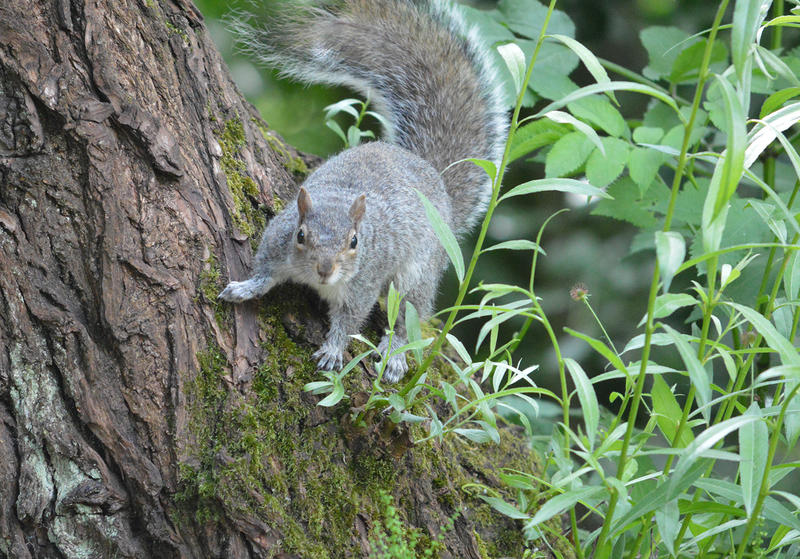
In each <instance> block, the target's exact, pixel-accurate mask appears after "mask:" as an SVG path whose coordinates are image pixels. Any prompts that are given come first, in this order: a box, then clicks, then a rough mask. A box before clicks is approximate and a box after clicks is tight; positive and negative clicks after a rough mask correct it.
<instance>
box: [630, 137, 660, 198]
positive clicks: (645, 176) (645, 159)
mask: <svg viewBox="0 0 800 559" xmlns="http://www.w3.org/2000/svg"><path fill="white" fill-rule="evenodd" d="M665 159H666V157H665V156H664V154H663V153H660V152H658V151H656V150H654V149H651V148H643V147H635V148H633V149H632V150H631V155H630V158H629V159H628V172H629V173H630V176H631V179H632V180H633V182H635V183H636V185H637V186H638V187H639V195H641V196H644V195H645V193H646V192H647V190H648V189H649V188H650V185H652V184H653V181H654V180H655V178H656V174H658V170H659V169H660V168H661V165H662V164H663V163H664V161H665Z"/></svg>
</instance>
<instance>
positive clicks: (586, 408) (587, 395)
mask: <svg viewBox="0 0 800 559" xmlns="http://www.w3.org/2000/svg"><path fill="white" fill-rule="evenodd" d="M564 364H566V366H567V369H569V373H570V376H571V377H572V382H573V383H575V390H576V392H577V393H578V401H580V404H581V414H582V416H583V421H584V424H585V425H586V437H587V438H588V439H589V448H594V440H595V437H596V436H597V426H598V425H599V423H600V407H599V405H598V404H597V395H596V394H595V392H594V387H593V386H592V383H591V381H590V380H589V377H588V376H587V375H586V372H585V371H584V370H583V369H582V368H581V366H580V365H579V364H578V362H577V361H575V360H574V359H570V358H569V357H567V358H565V359H564Z"/></svg>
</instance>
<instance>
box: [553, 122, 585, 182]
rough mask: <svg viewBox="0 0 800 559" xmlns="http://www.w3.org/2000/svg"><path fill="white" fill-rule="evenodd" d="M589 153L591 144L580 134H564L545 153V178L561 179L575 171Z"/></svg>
mask: <svg viewBox="0 0 800 559" xmlns="http://www.w3.org/2000/svg"><path fill="white" fill-rule="evenodd" d="M591 152H592V144H591V142H589V140H588V138H587V137H586V136H585V135H584V134H583V133H582V132H570V133H569V134H565V135H564V136H562V137H561V138H559V139H558V141H557V142H556V143H555V144H553V147H552V148H551V149H550V151H549V152H547V158H546V159H545V166H544V173H545V176H547V177H561V176H564V175H569V174H571V173H573V172H575V171H577V170H578V169H580V167H581V166H582V165H583V164H584V163H585V162H586V159H587V158H588V157H589V154H590V153H591Z"/></svg>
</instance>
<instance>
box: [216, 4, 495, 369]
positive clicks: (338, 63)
mask: <svg viewBox="0 0 800 559" xmlns="http://www.w3.org/2000/svg"><path fill="white" fill-rule="evenodd" d="M295 8H297V9H296V10H293V11H292V14H293V15H292V16H278V17H277V18H276V19H275V20H273V22H272V24H271V25H270V26H269V28H267V29H256V28H254V27H252V26H250V25H249V24H248V23H246V21H245V20H243V19H239V20H237V22H236V23H235V24H234V27H235V29H236V30H237V31H238V32H239V34H240V37H241V40H242V41H243V43H244V44H245V45H246V49H247V50H249V51H250V52H251V53H252V54H254V55H255V56H257V57H258V58H259V59H261V60H262V61H264V62H267V63H269V64H271V65H274V66H277V67H280V68H281V69H282V70H283V71H284V73H286V74H287V75H290V76H293V77H295V78H299V79H301V80H303V81H307V82H325V83H336V84H346V85H349V86H352V87H355V88H356V89H358V90H360V91H362V92H364V93H365V94H367V95H369V96H370V99H372V101H373V103H375V105H376V106H377V108H378V110H379V111H381V112H382V114H384V116H386V118H387V120H388V121H389V123H390V125H391V129H390V130H387V136H388V140H389V142H390V143H384V142H372V143H369V144H364V145H361V146H358V147H355V148H351V149H348V150H346V151H344V152H342V153H341V154H339V155H337V156H336V157H333V158H331V159H330V160H328V161H327V162H326V163H325V164H324V165H322V166H321V167H320V168H319V169H317V170H316V171H315V172H314V173H313V174H312V175H311V176H310V177H309V178H308V179H307V180H306V182H305V183H304V185H303V188H304V189H305V191H307V197H306V195H305V194H301V197H300V199H299V202H298V204H295V205H292V207H290V208H287V209H286V210H284V211H283V212H282V213H281V214H280V215H278V216H276V217H275V218H274V219H273V220H272V221H271V222H270V223H269V225H268V226H267V228H266V230H265V231H264V235H263V237H262V240H261V244H260V246H259V249H258V253H257V255H256V263H255V272H254V275H253V277H252V278H251V279H249V280H247V281H244V282H231V283H230V284H229V285H228V286H227V287H226V288H225V290H223V292H222V293H220V295H219V296H220V298H222V299H225V300H228V301H233V302H239V301H243V300H246V299H251V298H254V297H258V296H260V295H263V294H264V293H266V292H267V291H268V290H269V289H270V288H271V287H272V286H273V285H275V284H276V283H280V282H282V281H286V280H292V281H297V282H301V283H305V284H308V285H310V286H312V287H313V288H315V289H316V290H317V291H318V292H319V293H320V295H321V296H322V297H323V298H324V299H326V300H327V301H328V303H329V305H330V315H331V327H330V331H329V333H328V337H327V339H326V341H325V343H324V344H323V346H322V347H321V348H320V350H319V351H317V353H316V354H315V357H317V358H318V359H319V366H320V368H322V369H324V370H330V369H334V368H339V367H341V365H342V353H343V352H344V350H345V348H346V346H347V343H348V341H349V336H350V335H351V334H355V333H357V332H359V331H360V329H361V326H362V324H363V322H364V319H365V318H366V316H367V314H368V313H369V312H370V310H371V309H372V307H373V305H374V304H375V301H376V300H377V298H378V296H379V295H380V294H381V293H386V290H387V289H388V286H389V284H390V283H391V282H394V285H395V287H396V288H397V289H398V291H400V293H402V294H404V295H405V297H406V299H407V300H408V301H410V302H411V303H412V304H413V305H414V306H415V308H416V309H417V311H418V313H419V315H420V316H421V317H422V318H427V317H428V316H430V314H431V311H432V310H433V300H434V296H435V294H436V288H437V284H438V282H439V278H440V277H441V274H442V271H443V270H444V269H445V267H446V263H447V258H446V254H445V252H444V250H443V249H442V247H441V245H440V244H439V242H438V240H437V238H436V235H435V233H434V232H433V229H432V228H431V226H430V225H429V223H428V219H427V216H426V214H425V210H424V208H423V206H422V204H421V203H420V201H419V198H418V197H417V194H416V192H415V189H416V190H419V191H420V192H422V193H423V194H425V196H427V198H428V199H429V200H430V201H431V202H432V203H433V204H434V206H435V207H436V208H437V210H438V211H439V213H440V214H441V216H442V217H443V218H444V220H445V221H446V222H447V223H448V224H449V225H450V227H451V229H453V231H454V232H455V233H456V234H459V235H463V234H465V233H467V232H468V231H469V230H470V229H471V227H472V226H473V225H474V224H475V222H476V221H477V220H478V219H480V218H481V216H482V215H483V214H484V212H485V209H486V205H487V203H488V200H489V198H490V196H491V184H490V182H489V181H488V180H487V178H486V176H485V174H484V173H483V171H482V170H480V169H479V168H477V167H475V166H474V165H472V164H469V163H459V164H457V165H454V166H453V167H450V168H449V169H447V170H446V171H445V169H446V168H447V167H448V165H450V164H451V163H453V162H455V161H458V160H461V159H464V158H467V157H478V158H482V159H489V160H493V161H495V162H497V161H498V160H499V158H500V156H501V150H502V147H503V140H504V138H505V131H506V124H505V122H506V116H505V110H504V107H503V105H502V102H501V101H500V98H499V94H498V92H497V89H496V79H495V76H494V75H493V74H492V72H491V71H490V69H489V66H488V64H487V63H486V60H485V59H486V51H485V48H484V47H482V46H481V45H480V43H479V42H478V40H477V35H476V33H475V32H474V31H470V30H468V29H466V28H465V26H464V25H463V22H462V21H461V18H460V16H459V15H458V13H457V12H456V11H455V10H454V9H453V8H452V7H451V6H450V5H449V4H447V3H445V2H443V1H439V0H433V1H431V2H416V1H412V0H342V1H339V2H336V3H334V4H329V5H327V6H326V7H325V8H324V9H323V8H302V9H301V8H299V7H295ZM465 34H466V37H465V38H460V37H461V36H463V35H465ZM362 194H363V195H364V196H365V200H364V208H365V210H364V211H363V212H361V211H360V210H359V211H356V212H355V214H354V211H353V208H355V207H356V206H357V205H358V204H357V200H358V198H359V196H361V195H362ZM309 205H310V209H308V206H309ZM299 208H300V209H299ZM362 213H363V217H361V214H362ZM301 230H302V237H303V239H302V240H303V242H302V243H300V242H298V232H299V231H301ZM353 234H355V235H356V238H357V246H356V248H355V249H352V248H350V244H351V242H352V236H353ZM331 270H333V271H331ZM404 324H405V323H404V320H403V317H402V315H401V317H400V318H399V320H398V323H397V326H396V332H395V335H394V339H393V342H392V346H393V347H399V346H401V345H403V344H405V343H406V332H405V326H404ZM388 345H389V344H388V338H387V337H384V339H383V340H382V341H381V344H380V346H379V349H380V353H381V355H384V356H385V355H386V353H385V352H386V350H387V349H388ZM407 369H408V365H407V364H406V360H405V356H404V355H396V356H394V357H392V358H390V359H389V361H388V363H387V368H386V373H385V377H384V378H385V379H386V380H387V381H389V382H396V381H397V380H399V379H400V378H402V376H403V375H404V374H405V373H406V371H407Z"/></svg>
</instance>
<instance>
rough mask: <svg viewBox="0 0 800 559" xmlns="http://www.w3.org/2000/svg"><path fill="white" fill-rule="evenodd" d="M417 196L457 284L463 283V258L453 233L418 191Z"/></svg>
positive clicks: (434, 208)
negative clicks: (451, 266)
mask: <svg viewBox="0 0 800 559" xmlns="http://www.w3.org/2000/svg"><path fill="white" fill-rule="evenodd" d="M417 196H419V199H420V200H421V201H422V205H423V206H425V213H426V214H427V215H428V221H429V222H430V224H431V227H433V231H434V232H435V233H436V237H437V238H438V239H439V242H440V243H442V246H443V247H444V250H445V252H447V256H448V257H449V258H450V262H452V263H453V268H454V269H455V272H456V276H457V277H458V281H459V283H460V282H462V281H464V256H463V255H462V254H461V247H459V246H458V241H457V240H456V236H455V235H453V231H451V230H450V227H449V226H448V225H447V223H445V222H444V220H443V219H442V216H441V214H439V210H437V209H436V207H434V205H433V204H431V201H430V200H428V198H427V197H426V196H425V195H424V194H423V193H422V192H420V191H419V190H417Z"/></svg>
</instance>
